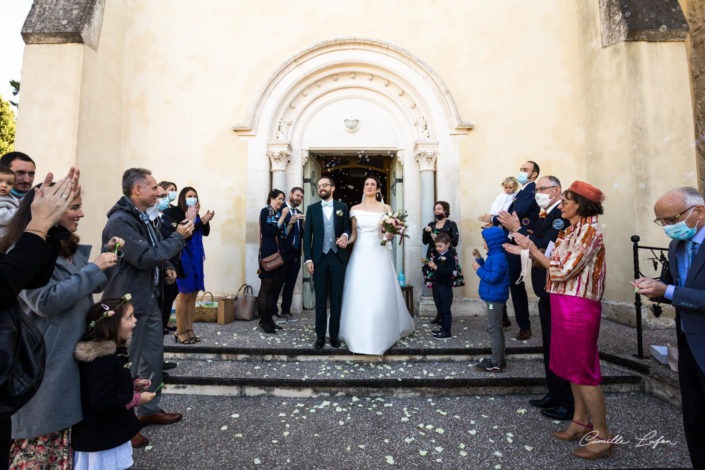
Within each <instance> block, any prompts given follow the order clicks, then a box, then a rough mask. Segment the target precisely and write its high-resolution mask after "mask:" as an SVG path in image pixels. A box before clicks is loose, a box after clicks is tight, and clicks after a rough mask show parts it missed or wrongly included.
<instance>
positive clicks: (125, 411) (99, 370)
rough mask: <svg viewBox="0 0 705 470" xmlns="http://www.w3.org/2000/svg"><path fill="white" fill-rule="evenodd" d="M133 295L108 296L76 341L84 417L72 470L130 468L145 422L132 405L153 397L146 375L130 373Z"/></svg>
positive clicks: (78, 427) (74, 438) (75, 430)
mask: <svg viewBox="0 0 705 470" xmlns="http://www.w3.org/2000/svg"><path fill="white" fill-rule="evenodd" d="M130 298H131V296H130V294H125V295H124V296H122V297H121V298H119V299H107V300H103V301H102V302H100V303H97V304H95V305H93V307H91V309H90V310H89V312H88V318H87V322H88V331H87V332H86V334H84V335H83V337H82V338H81V341H80V342H79V343H78V344H77V345H76V348H75V350H74V357H75V358H76V360H77V361H78V364H79V369H80V372H81V405H82V410H83V421H81V422H80V423H78V424H76V425H75V426H73V428H72V430H71V434H72V435H71V444H72V447H73V449H74V459H73V461H74V469H77V470H89V469H101V470H122V469H125V468H129V467H131V466H132V464H133V461H132V445H131V443H130V439H131V438H132V437H133V436H134V435H135V434H137V432H138V431H139V430H140V428H141V427H142V425H141V424H140V422H139V421H138V420H137V417H136V416H135V413H134V411H133V408H134V407H136V406H140V405H142V404H145V403H149V402H150V401H152V400H153V399H154V397H155V396H156V393H154V392H147V391H144V390H146V389H147V388H149V387H150V386H151V382H150V381H149V380H146V379H135V380H133V379H132V377H131V376H130V365H131V363H130V362H129V357H128V355H127V343H128V342H129V340H130V338H131V337H132V330H133V329H134V327H135V325H136V324H137V319H136V318H135V316H134V309H133V307H132V304H131V303H130Z"/></svg>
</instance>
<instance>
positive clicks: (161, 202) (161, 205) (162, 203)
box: [157, 196, 169, 212]
mask: <svg viewBox="0 0 705 470" xmlns="http://www.w3.org/2000/svg"><path fill="white" fill-rule="evenodd" d="M168 208H169V197H168V196H167V197H163V198H160V199H157V209H159V210H160V211H162V212H163V211H165V210H167V209H168Z"/></svg>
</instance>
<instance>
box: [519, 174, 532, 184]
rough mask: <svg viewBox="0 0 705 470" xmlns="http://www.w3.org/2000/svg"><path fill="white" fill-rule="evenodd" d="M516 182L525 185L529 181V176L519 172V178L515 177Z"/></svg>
mask: <svg viewBox="0 0 705 470" xmlns="http://www.w3.org/2000/svg"><path fill="white" fill-rule="evenodd" d="M517 181H518V182H519V184H526V182H527V181H529V174H528V173H527V172H525V171H520V172H519V176H517Z"/></svg>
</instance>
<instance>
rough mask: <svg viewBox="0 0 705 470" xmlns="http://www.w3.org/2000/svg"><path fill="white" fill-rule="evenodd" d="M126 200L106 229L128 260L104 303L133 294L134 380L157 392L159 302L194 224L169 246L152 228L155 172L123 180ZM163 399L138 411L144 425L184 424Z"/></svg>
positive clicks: (183, 225) (139, 171) (133, 172)
mask: <svg viewBox="0 0 705 470" xmlns="http://www.w3.org/2000/svg"><path fill="white" fill-rule="evenodd" d="M122 192H123V194H124V196H123V197H122V198H120V200H119V201H118V202H117V203H116V204H115V205H114V206H113V208H112V209H110V211H109V212H108V223H107V224H106V225H105V228H104V229H103V244H104V245H105V244H106V243H107V241H108V240H109V239H110V237H114V236H115V237H119V238H122V239H124V240H125V247H124V249H123V257H122V259H121V261H120V263H119V264H118V266H117V268H116V269H115V270H114V274H113V276H111V277H110V279H109V280H108V284H107V285H106V287H105V290H104V292H103V298H116V297H120V296H122V295H124V294H126V293H128V292H129V293H130V294H132V304H133V306H134V308H135V317H137V326H136V327H135V330H134V333H133V335H132V341H131V342H130V347H129V354H130V360H131V361H132V375H133V376H134V377H135V378H138V377H139V378H141V379H147V378H149V377H150V375H151V374H154V376H153V377H152V389H155V388H157V387H158V386H159V385H160V384H161V383H162V365H163V357H164V339H163V328H162V314H161V310H160V308H159V303H158V302H157V297H158V293H159V292H160V289H161V283H162V282H163V280H164V279H166V281H167V282H174V281H175V280H176V273H175V272H174V270H173V267H172V266H171V264H169V260H170V259H171V258H173V257H174V256H176V255H177V254H179V253H180V252H181V250H182V249H183V247H184V244H185V241H184V240H185V239H186V238H188V237H190V236H191V234H192V233H193V224H192V223H191V222H190V221H188V220H184V221H182V222H180V223H179V225H177V228H176V231H174V233H172V234H171V235H170V236H169V237H168V238H167V239H165V240H163V239H162V238H161V236H160V235H159V233H158V232H157V231H156V230H154V228H153V226H152V225H151V224H150V223H149V216H148V215H147V214H146V211H147V209H149V208H150V207H152V206H154V204H155V203H156V200H157V181H156V180H155V179H154V177H153V176H152V174H151V172H150V171H149V170H145V169H143V168H130V169H129V170H126V171H125V173H124V174H123V176H122ZM160 398H161V396H160V395H157V398H155V399H154V400H153V401H152V402H151V403H148V404H145V405H142V406H140V407H139V408H138V409H137V417H138V419H139V420H140V421H142V422H143V423H144V424H171V423H174V422H176V421H178V420H179V419H181V414H179V413H165V412H164V411H163V410H162V409H161V408H159V401H160ZM144 441H146V438H144V437H143V436H141V435H140V434H138V435H137V436H135V438H134V439H133V445H135V446H139V445H144V443H145V442H144Z"/></svg>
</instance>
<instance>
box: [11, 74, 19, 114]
mask: <svg viewBox="0 0 705 470" xmlns="http://www.w3.org/2000/svg"><path fill="white" fill-rule="evenodd" d="M10 86H11V87H12V96H14V97H15V99H17V95H19V94H20V82H18V81H17V80H10ZM9 101H10V104H11V105H12V106H14V107H15V108H17V101H12V100H9Z"/></svg>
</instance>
